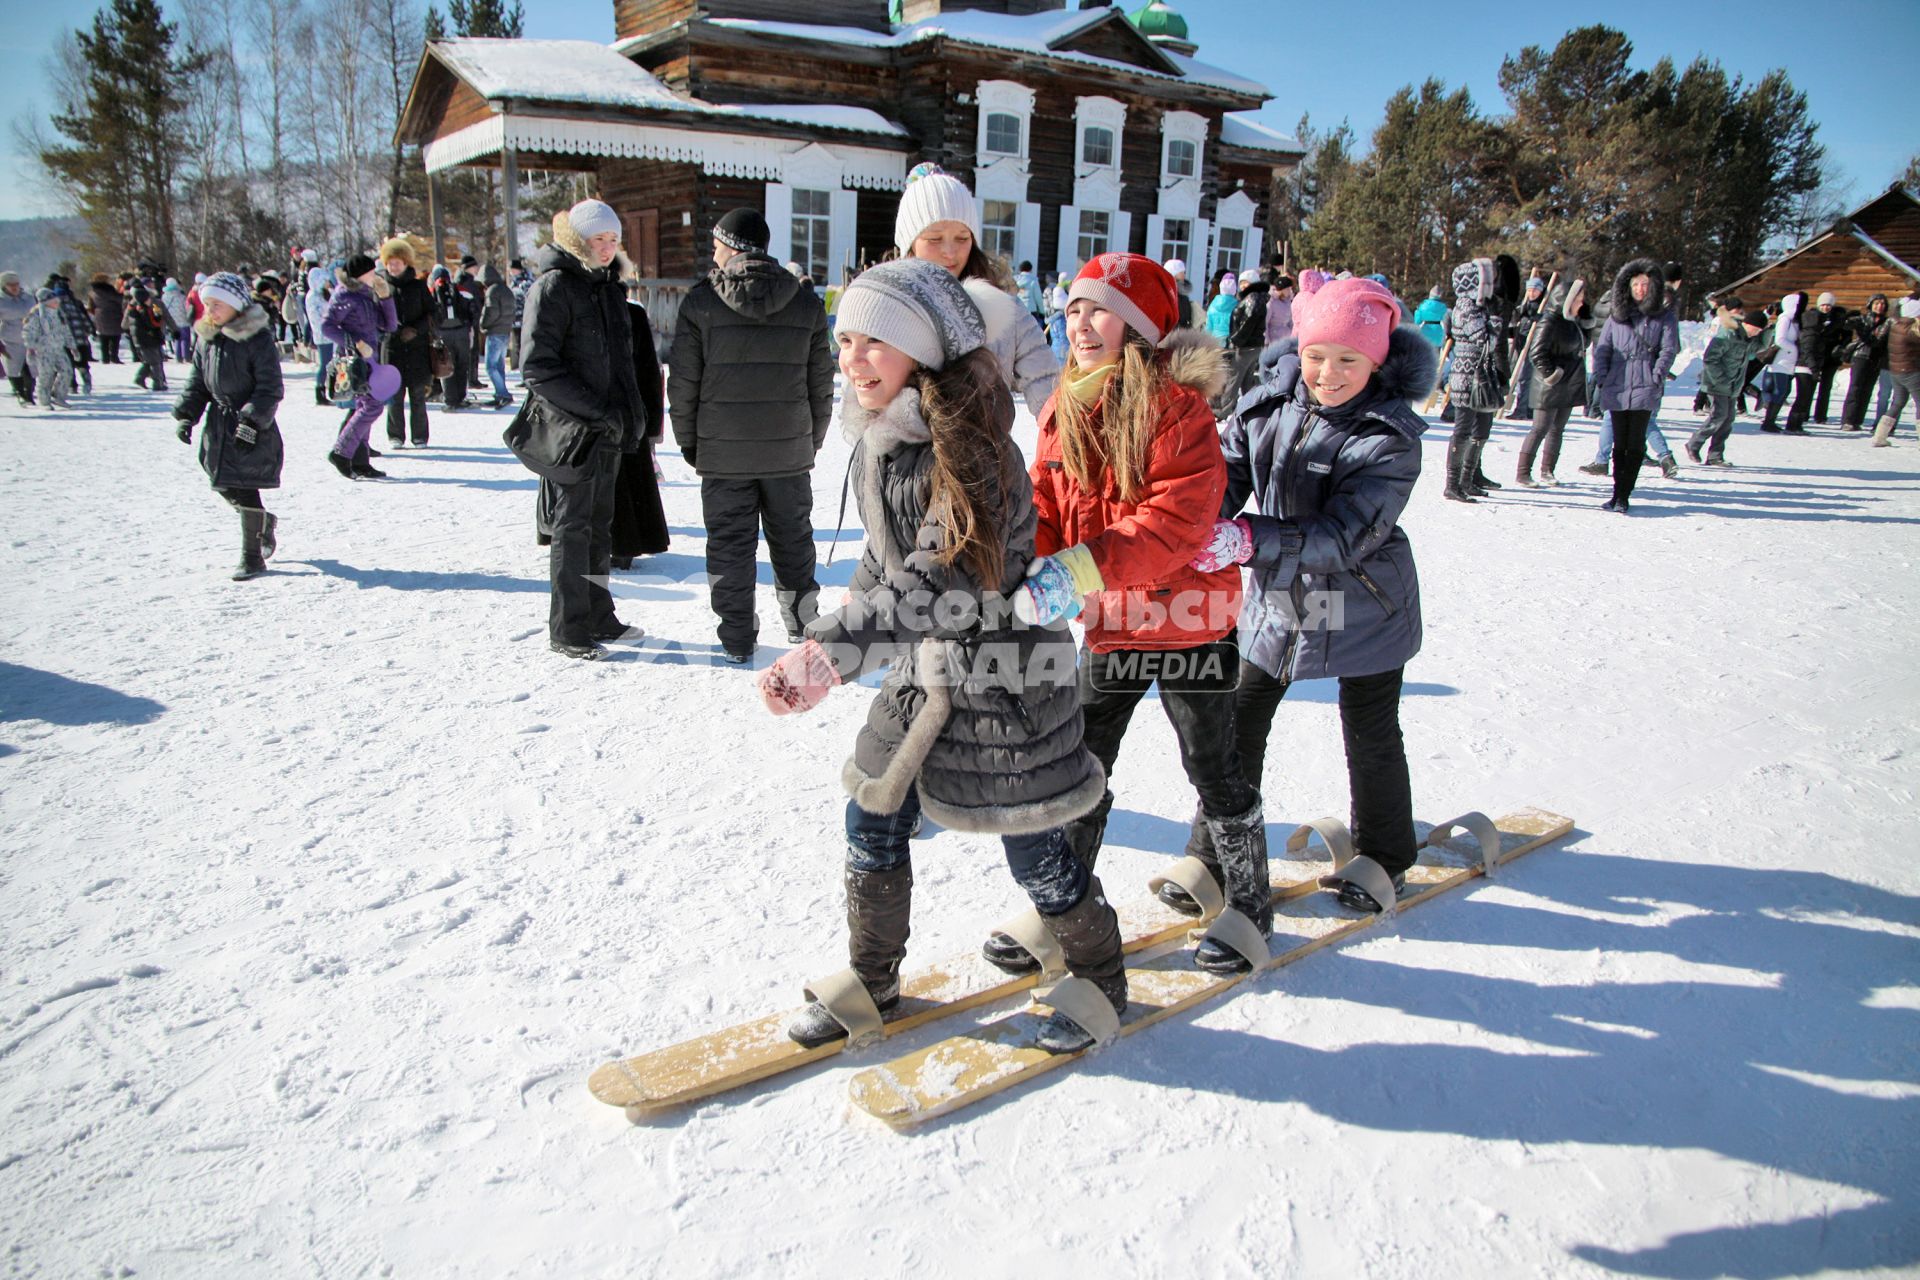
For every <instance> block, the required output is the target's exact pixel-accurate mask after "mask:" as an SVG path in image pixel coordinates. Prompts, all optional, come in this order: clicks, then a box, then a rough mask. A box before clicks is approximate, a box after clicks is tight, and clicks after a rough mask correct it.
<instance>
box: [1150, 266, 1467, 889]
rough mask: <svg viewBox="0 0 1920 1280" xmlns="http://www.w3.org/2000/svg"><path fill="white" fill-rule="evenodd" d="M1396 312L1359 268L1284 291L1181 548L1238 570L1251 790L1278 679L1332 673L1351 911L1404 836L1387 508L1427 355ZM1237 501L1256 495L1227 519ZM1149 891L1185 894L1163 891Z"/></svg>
mask: <svg viewBox="0 0 1920 1280" xmlns="http://www.w3.org/2000/svg"><path fill="white" fill-rule="evenodd" d="M1400 314H1401V313H1400V304H1399V303H1398V302H1397V301H1395V299H1394V297H1393V294H1392V293H1391V292H1390V291H1388V290H1387V289H1385V288H1383V287H1382V286H1380V285H1379V284H1377V283H1376V282H1374V281H1371V280H1336V281H1333V282H1331V283H1329V284H1327V285H1325V286H1323V287H1322V288H1321V289H1320V290H1318V291H1317V292H1315V293H1312V294H1307V295H1303V296H1302V297H1301V298H1300V299H1299V300H1298V301H1297V302H1295V303H1294V335H1295V336H1294V338H1293V339H1291V340H1289V341H1287V342H1282V343H1279V344H1277V345H1276V346H1273V347H1270V348H1268V349H1267V352H1266V354H1265V356H1264V362H1265V363H1266V366H1267V369H1266V377H1265V379H1264V381H1263V383H1262V385H1261V386H1260V387H1259V388H1258V389H1257V390H1256V391H1255V392H1253V393H1251V394H1250V399H1251V398H1252V397H1257V400H1254V402H1252V403H1250V404H1243V405H1242V407H1241V410H1240V412H1239V413H1237V414H1235V415H1234V416H1233V417H1232V418H1229V419H1228V420H1227V421H1226V422H1225V423H1223V424H1222V425H1221V441H1220V443H1221V448H1222V451H1223V452H1224V453H1225V454H1226V459H1227V494H1226V498H1225V501H1224V502H1223V503H1222V504H1221V514H1222V518H1221V520H1220V522H1219V523H1218V524H1216V525H1215V526H1214V534H1213V540H1212V542H1211V543H1210V544H1209V546H1208V547H1207V549H1206V550H1205V551H1203V552H1202V553H1201V554H1200V556H1198V557H1196V559H1195V560H1194V565H1195V567H1196V568H1202V569H1204V568H1207V567H1210V566H1218V565H1221V564H1251V565H1252V566H1253V580H1252V582H1251V583H1250V584H1249V586H1248V590H1247V595H1246V601H1245V603H1244V605H1243V606H1242V607H1241V612H1240V637H1239V638H1240V656H1241V668H1240V686H1239V691H1238V693H1237V695H1236V698H1235V704H1234V713H1235V737H1236V739H1237V741H1238V745H1239V751H1240V765H1241V768H1242V769H1243V770H1244V771H1245V773H1246V776H1247V782H1248V783H1249V784H1250V785H1251V786H1253V787H1255V788H1256V789H1258V788H1260V787H1261V786H1262V783H1261V774H1262V772H1263V764H1264V762H1265V758H1266V745H1267V733H1268V730H1269V729H1270V728H1271V726H1272V724H1273V716H1274V712H1275V711H1276V710H1277V709H1278V708H1279V705H1280V700H1281V699H1282V698H1284V697H1285V696H1286V693H1287V689H1288V687H1289V686H1290V685H1292V683H1293V682H1294V681H1295V680H1309V679H1322V678H1326V677H1330V676H1331V677H1337V678H1338V679H1339V681H1340V727H1341V733H1342V736H1343V737H1344V738H1345V740H1346V752H1347V781H1348V786H1349V788H1350V790H1351V798H1352V815H1351V816H1352V833H1353V843H1354V850H1355V852H1356V853H1357V854H1358V855H1360V856H1359V857H1358V858H1356V859H1355V861H1354V862H1353V863H1350V864H1348V867H1347V868H1346V878H1345V879H1344V881H1343V883H1342V884H1341V886H1340V888H1339V898H1340V902H1341V904H1342V905H1344V906H1347V907H1349V908H1352V909H1354V910H1360V911H1378V910H1380V908H1381V906H1382V902H1381V899H1382V898H1383V897H1385V896H1386V895H1387V894H1389V893H1393V894H1397V893H1398V892H1399V890H1400V889H1401V887H1403V886H1404V885H1405V883H1406V872H1407V869H1408V868H1409V867H1411V866H1412V865H1413V863H1414V859H1415V857H1416V856H1417V854H1418V848H1419V846H1418V843H1417V842H1416V840H1415V838H1414V831H1413V795H1412V785H1411V782H1410V780H1409V777H1408V771H1407V755H1406V748H1405V746H1404V744H1403V742H1402V739H1401V735H1400V685H1401V677H1402V674H1403V671H1404V668H1405V667H1406V664H1407V660H1408V659H1410V658H1412V657H1413V655H1414V654H1416V653H1418V652H1419V651H1420V638H1421V629H1420V580H1419V577H1418V575H1417V573H1416V572H1415V570H1414V563H1413V546H1412V544H1411V543H1410V542H1409V541H1408V540H1407V535H1406V534H1405V533H1404V532H1402V531H1401V529H1400V526H1399V523H1398V521H1399V519H1400V513H1401V512H1402V511H1403V510H1405V508H1406V505H1407V501H1408V499H1409V498H1410V497H1412V495H1413V486H1414V482H1415V481H1416V480H1418V479H1419V477H1420V433H1421V432H1422V431H1423V430H1424V429H1425V426H1426V424H1425V423H1424V422H1423V421H1422V420H1421V418H1420V416H1419V415H1418V414H1417V413H1415V412H1414V411H1413V407H1412V406H1411V405H1410V404H1408V401H1409V400H1412V399H1414V398H1416V397H1419V396H1424V395H1425V394H1426V393H1427V391H1428V389H1429V388H1431V387H1432V386H1433V379H1434V365H1435V361H1436V353H1435V351H1434V349H1433V346H1432V344H1431V343H1429V342H1428V341H1427V340H1426V339H1425V338H1423V337H1421V336H1420V334H1419V331H1418V330H1416V329H1413V328H1411V327H1405V328H1403V327H1400ZM1249 497H1251V498H1252V499H1253V501H1254V506H1253V509H1252V510H1251V511H1250V512H1248V514H1246V515H1241V514H1240V510H1241V508H1242V506H1244V505H1245V504H1246V502H1247V499H1248V498H1249ZM1191 851H1192V852H1194V853H1195V854H1196V856H1199V857H1200V858H1201V860H1202V861H1205V860H1206V856H1205V851H1204V849H1191ZM1389 885H1390V886H1391V887H1390V888H1389ZM1162 896H1163V897H1165V898H1168V900H1169V902H1170V903H1171V905H1173V906H1175V907H1181V908H1185V907H1186V906H1187V904H1185V903H1182V902H1180V901H1178V900H1177V898H1178V897H1179V896H1181V895H1180V891H1178V890H1175V891H1174V892H1173V894H1172V895H1168V894H1166V893H1163V895H1162Z"/></svg>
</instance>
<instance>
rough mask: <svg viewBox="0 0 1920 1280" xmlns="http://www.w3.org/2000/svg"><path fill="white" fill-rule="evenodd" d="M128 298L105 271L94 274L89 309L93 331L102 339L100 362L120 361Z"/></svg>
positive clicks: (116, 362)
mask: <svg viewBox="0 0 1920 1280" xmlns="http://www.w3.org/2000/svg"><path fill="white" fill-rule="evenodd" d="M126 309H127V300H126V299H125V298H123V297H122V296H121V295H120V291H119V290H118V289H116V288H114V287H113V281H112V280H109V279H108V278H107V273H106V272H104V271H96V272H94V274H93V282H92V287H91V289H90V291H89V296H88V301H87V311H88V312H89V313H90V314H91V315H92V316H93V332H94V335H95V336H96V337H98V338H99V339H100V363H101V364H119V363H120V334H121V330H122V326H123V325H124V324H125V319H124V317H125V315H126Z"/></svg>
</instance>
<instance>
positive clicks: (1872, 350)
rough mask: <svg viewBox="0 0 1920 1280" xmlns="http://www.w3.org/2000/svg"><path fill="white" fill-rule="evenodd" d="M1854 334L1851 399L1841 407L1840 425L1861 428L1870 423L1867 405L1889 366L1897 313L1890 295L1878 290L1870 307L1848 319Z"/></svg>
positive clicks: (1849, 352)
mask: <svg viewBox="0 0 1920 1280" xmlns="http://www.w3.org/2000/svg"><path fill="white" fill-rule="evenodd" d="M1847 329H1848V332H1849V333H1850V334H1851V335H1852V338H1851V341H1850V343H1849V346H1848V349H1847V357H1848V359H1847V366H1848V372H1847V398H1846V401H1845V403H1844V404H1842V405H1841V406H1840V425H1841V428H1842V429H1843V430H1846V431H1858V430H1860V428H1861V427H1863V426H1865V425H1866V421H1867V404H1868V402H1869V401H1870V400H1871V399H1872V398H1873V389H1874V385H1875V384H1876V383H1877V382H1878V381H1879V380H1880V371H1881V370H1882V369H1884V368H1886V367H1887V337H1888V335H1889V334H1891V333H1892V332H1893V313H1892V311H1891V310H1889V308H1888V306H1887V295H1886V294H1884V293H1876V294H1874V295H1873V296H1872V297H1871V298H1868V299H1867V305H1866V308H1865V309H1864V310H1862V311H1860V312H1858V313H1856V314H1855V315H1853V316H1851V317H1849V318H1848V320H1847Z"/></svg>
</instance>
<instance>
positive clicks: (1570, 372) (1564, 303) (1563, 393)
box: [1514, 280, 1593, 489]
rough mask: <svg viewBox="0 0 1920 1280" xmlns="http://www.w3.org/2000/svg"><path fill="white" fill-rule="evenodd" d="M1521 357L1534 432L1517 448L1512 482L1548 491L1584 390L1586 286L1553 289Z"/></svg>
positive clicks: (1564, 284) (1589, 313)
mask: <svg viewBox="0 0 1920 1280" xmlns="http://www.w3.org/2000/svg"><path fill="white" fill-rule="evenodd" d="M1528 324H1529V328H1528V331H1527V343H1526V347H1525V349H1524V358H1525V360H1526V362H1527V366H1528V370H1529V373H1530V374H1531V381H1532V386H1533V397H1532V398H1533V430H1531V431H1529V432H1528V433H1527V439H1526V442H1525V443H1524V444H1522V445H1521V446H1520V463H1519V467H1518V469H1517V470H1516V472H1515V473H1514V480H1515V481H1516V482H1517V483H1518V484H1519V485H1520V486H1521V487H1522V488H1527V489H1535V488H1551V487H1552V486H1553V485H1554V484H1556V483H1557V481H1555V479H1554V478H1553V469H1554V467H1555V466H1556V465H1558V463H1559V461H1560V439H1561V435H1562V433H1564V432H1565V431H1566V429H1567V419H1568V418H1570V417H1572V416H1573V407H1574V406H1575V405H1577V404H1579V403H1580V402H1581V401H1582V400H1583V399H1584V398H1585V396H1586V391H1587V333H1588V330H1589V329H1591V328H1592V327H1593V310H1592V308H1591V307H1589V306H1588V305H1587V282H1586V281H1584V280H1573V281H1564V280H1563V281H1561V282H1560V283H1558V284H1556V285H1554V286H1553V292H1552V293H1551V294H1549V295H1548V297H1547V305H1546V307H1545V309H1544V310H1542V311H1540V312H1538V313H1537V314H1536V315H1535V316H1534V318H1533V319H1532V320H1530V321H1529V322H1528ZM1536 457H1538V458H1539V459H1540V479H1539V481H1538V482H1536V481H1535V480H1534V478H1533V460H1534V458H1536Z"/></svg>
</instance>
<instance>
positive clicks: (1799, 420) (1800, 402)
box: [1787, 369, 1814, 431]
mask: <svg viewBox="0 0 1920 1280" xmlns="http://www.w3.org/2000/svg"><path fill="white" fill-rule="evenodd" d="M1813 383H1814V377H1813V375H1812V374H1811V373H1808V372H1807V371H1806V370H1804V369H1795V370H1794V371H1793V407H1792V408H1791V409H1789V410H1787V430H1789V431H1798V430H1800V429H1801V427H1802V426H1804V425H1805V424H1806V421H1807V417H1808V416H1809V415H1810V414H1811V413H1812V412H1813Z"/></svg>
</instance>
